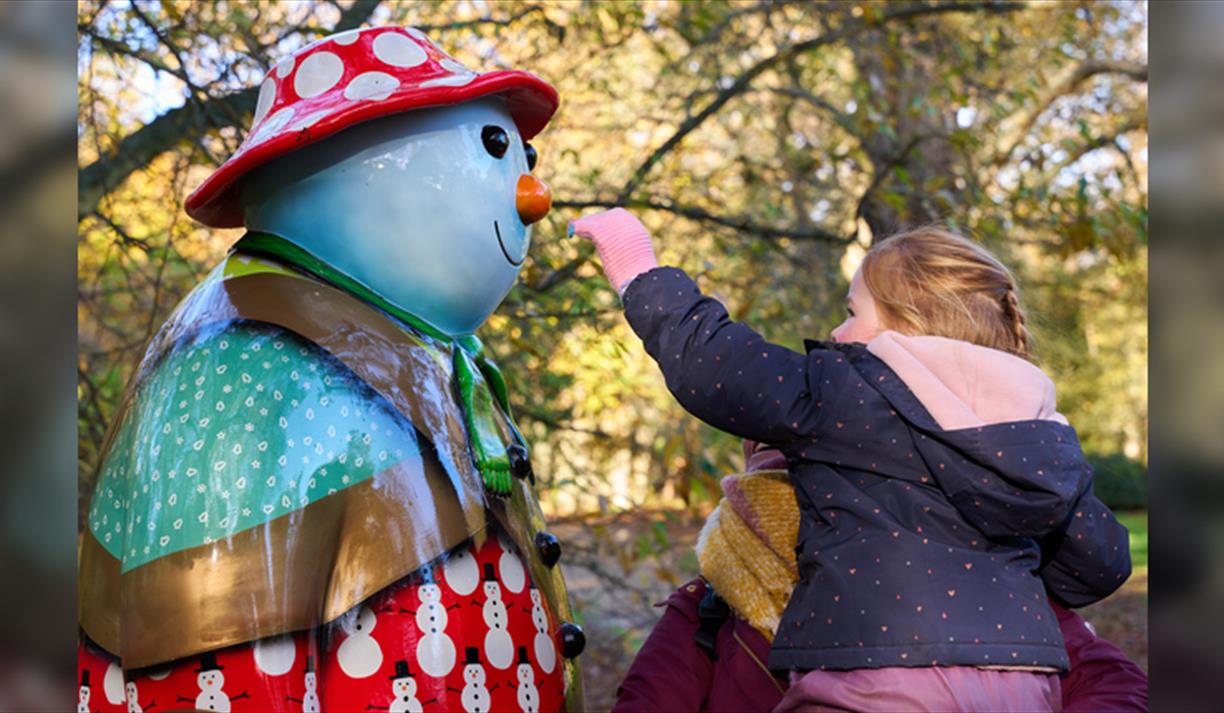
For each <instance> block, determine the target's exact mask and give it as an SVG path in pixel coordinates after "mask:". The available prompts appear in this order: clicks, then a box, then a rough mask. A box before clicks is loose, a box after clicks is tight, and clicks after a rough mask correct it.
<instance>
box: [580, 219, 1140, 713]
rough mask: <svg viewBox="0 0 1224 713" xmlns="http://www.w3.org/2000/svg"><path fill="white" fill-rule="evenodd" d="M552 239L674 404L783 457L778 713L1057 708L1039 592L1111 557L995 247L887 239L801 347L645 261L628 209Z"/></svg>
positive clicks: (1084, 592) (1086, 588) (1113, 560)
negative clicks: (783, 687) (735, 316)
mask: <svg viewBox="0 0 1224 713" xmlns="http://www.w3.org/2000/svg"><path fill="white" fill-rule="evenodd" d="M571 232H573V233H576V234H578V235H581V236H583V237H587V238H589V239H591V240H592V241H594V243H595V245H596V248H597V249H598V251H599V255H600V259H601V260H602V261H603V265H604V270H605V273H606V274H607V276H608V279H609V280H610V281H611V282H612V284H613V286H614V287H615V288H616V289H617V291H618V292H619V293H620V294H621V297H622V300H623V302H624V307H625V315H626V317H627V319H628V320H629V324H630V326H631V327H632V328H633V330H634V331H635V332H636V333H637V334H638V336H639V337H641V338H642V341H643V342H644V344H645V346H646V350H647V352H649V353H650V355H651V356H652V357H653V358H654V359H655V360H656V361H657V362H658V364H659V366H660V368H661V369H662V370H663V375H664V377H665V379H666V381H667V385H668V388H669V389H670V390H671V392H672V393H673V394H674V395H675V396H676V398H677V399H678V400H679V401H680V403H681V405H683V406H684V407H685V408H686V409H687V410H688V411H689V412H691V413H692V414H694V415H695V416H697V417H698V418H700V419H702V420H703V421H705V422H706V423H709V424H710V425H712V426H714V427H716V428H719V429H721V430H723V431H727V432H729V433H733V434H736V435H738V436H741V437H744V438H750V439H752V440H755V441H758V442H761V443H763V444H768V445H770V446H773V447H776V448H778V449H780V450H781V451H782V452H783V453H784V454H785V456H786V459H787V466H788V470H789V473H790V477H791V482H792V484H793V486H794V488H795V492H796V497H797V500H798V503H799V509H800V525H799V537H798V545H797V547H796V555H797V559H798V569H799V582H798V584H797V585H796V586H795V588H794V591H793V593H792V595H791V598H790V601H789V603H788V604H787V606H786V609H785V610H784V612H783V615H782V620H781V623H780V624H779V626H778V629H777V634H776V636H775V638H774V641H773V644H772V648H771V650H770V655H769V666H770V668H773V669H782V670H790V671H792V672H795V673H793V674H792V681H794V684H795V685H792V687H791V689H790V691H788V694H787V696H786V698H785V699H784V700H783V701H782V703H781V704H780V707H779V710H782V709H795V708H800V707H816V708H819V709H830V708H832V709H836V710H902V709H913V708H915V707H918V708H925V709H929V710H1057V709H1058V708H1059V706H1060V702H1059V691H1058V679H1057V676H1056V675H1055V674H1056V673H1058V672H1060V671H1065V670H1067V667H1068V663H1067V656H1066V650H1065V649H1064V647H1063V641H1062V637H1061V635H1060V633H1059V628H1058V621H1057V619H1056V618H1055V616H1054V615H1053V613H1052V612H1051V609H1050V606H1049V602H1048V600H1047V592H1048V593H1049V595H1050V596H1052V597H1054V598H1055V599H1057V600H1058V601H1059V602H1060V603H1062V604H1065V605H1067V606H1071V607H1079V606H1084V605H1086V604H1090V603H1092V602H1095V601H1097V600H1099V599H1101V598H1103V597H1105V596H1107V595H1108V594H1109V593H1111V592H1113V591H1114V590H1115V589H1116V588H1117V587H1118V586H1120V585H1121V584H1122V583H1123V582H1124V581H1125V580H1126V578H1127V577H1128V576H1129V574H1130V553H1129V548H1128V540H1127V532H1126V529H1125V528H1124V527H1123V526H1122V525H1120V524H1119V523H1118V522H1117V520H1116V519H1115V518H1114V517H1113V516H1112V514H1111V513H1110V512H1109V510H1108V508H1106V507H1105V506H1104V505H1103V504H1102V503H1101V502H1100V501H1099V500H1097V499H1096V497H1095V496H1093V494H1092V472H1091V469H1090V468H1089V467H1088V465H1087V464H1086V462H1085V460H1084V456H1083V453H1082V452H1081V450H1080V447H1079V442H1078V440H1077V438H1076V435H1075V431H1074V429H1072V428H1071V427H1070V426H1068V425H1067V422H1066V419H1064V418H1063V417H1062V416H1061V415H1060V414H1058V412H1057V411H1055V408H1054V386H1053V383H1052V382H1051V381H1050V380H1049V378H1048V377H1046V376H1045V374H1043V373H1042V372H1041V370H1040V369H1038V368H1037V367H1036V366H1034V365H1033V364H1032V363H1031V362H1029V361H1028V360H1027V359H1028V358H1029V338H1028V332H1027V330H1026V329H1025V325H1024V316H1023V313H1022V312H1021V311H1020V308H1019V305H1018V302H1017V298H1016V288H1015V284H1014V283H1013V280H1012V278H1011V275H1010V274H1009V273H1008V271H1007V269H1006V268H1004V267H1003V265H1002V264H1000V263H999V261H998V260H996V259H995V258H994V257H992V256H991V255H990V254H989V253H987V252H986V251H985V250H983V249H982V248H981V247H979V246H977V245H975V244H974V243H972V242H970V241H968V240H966V239H964V238H962V237H960V236H957V235H954V234H952V233H950V232H947V231H944V230H940V229H936V228H922V229H918V230H915V231H911V232H908V233H903V234H901V235H897V236H894V237H893V238H890V239H888V240H885V241H883V242H881V243H880V244H878V245H877V246H875V247H874V248H872V250H871V251H870V252H869V253H868V254H867V256H866V258H865V259H864V261H863V265H862V267H861V268H860V269H859V271H858V272H857V273H856V274H855V275H854V278H853V280H852V281H851V286H850V293H849V298H848V305H847V307H848V312H849V316H848V317H847V319H846V321H845V322H844V323H843V324H842V325H841V326H839V327H838V328H837V329H836V330H834V332H833V341H832V342H812V341H808V342H806V344H805V346H806V348H807V353H806V354H798V353H795V352H792V351H790V350H788V349H785V348H783V347H780V346H777V345H774V344H770V343H769V342H766V341H765V340H764V339H763V338H762V337H761V336H760V335H758V334H757V333H756V332H754V331H752V330H751V329H749V328H748V327H746V326H744V325H741V324H737V323H735V322H732V321H731V320H730V319H729V318H728V316H727V311H726V309H724V308H723V306H722V305H721V304H719V303H718V302H717V301H716V300H714V299H711V298H709V297H706V296H703V295H702V294H701V292H700V290H698V288H697V286H696V285H695V284H694V283H693V281H692V280H691V279H690V278H689V277H688V276H687V275H685V274H684V273H683V272H682V271H680V270H678V269H675V268H670V267H662V268H661V267H658V265H657V262H656V260H655V257H654V251H653V248H652V246H651V242H650V237H649V235H648V234H647V233H646V230H645V229H644V228H643V227H642V225H641V223H639V222H638V221H637V220H636V219H635V218H633V216H631V215H630V214H629V213H627V212H626V211H624V210H621V209H616V210H612V211H608V212H604V213H599V214H596V215H591V216H587V217H584V218H582V219H580V220H577V221H575V222H574V223H573V224H572V225H571ZM800 674H802V675H800Z"/></svg>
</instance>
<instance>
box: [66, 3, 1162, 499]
mask: <svg viewBox="0 0 1224 713" xmlns="http://www.w3.org/2000/svg"><path fill="white" fill-rule="evenodd" d="M369 23H404V24H415V25H417V26H418V27H421V28H422V29H425V30H426V31H427V32H430V33H431V34H432V35H434V36H435V37H436V38H437V39H438V40H439V41H440V43H441V44H442V45H443V46H445V47H447V48H448V49H450V50H452V51H453V52H454V53H455V54H456V56H458V57H459V58H460V59H463V60H465V61H467V62H468V63H469V64H471V65H472V66H476V67H483V68H493V67H497V66H508V67H516V68H527V69H530V70H532V71H534V72H536V73H538V74H540V75H541V76H543V77H545V78H547V79H549V80H550V81H552V82H553V83H554V84H555V85H556V86H557V87H558V89H559V91H560V93H561V95H562V107H561V110H560V112H559V113H558V115H557V117H556V119H555V120H554V122H553V124H552V125H551V127H550V128H549V129H548V130H547V131H546V133H545V134H543V135H542V136H541V137H540V139H539V140H538V141H537V145H538V147H539V149H540V152H541V163H540V168H539V169H537V173H539V174H540V175H541V176H543V177H544V178H545V179H546V180H548V181H549V183H550V184H552V187H553V194H554V197H555V198H556V200H555V203H554V205H555V206H556V208H555V209H554V211H553V213H552V214H551V215H550V216H549V218H547V219H546V220H545V221H544V222H543V223H541V224H539V225H538V226H537V229H536V232H535V235H536V238H535V245H534V246H533V250H532V255H533V257H532V259H531V260H529V262H528V265H527V267H526V269H525V270H524V273H523V279H522V281H521V284H520V286H519V287H517V288H516V289H515V291H514V292H512V293H511V295H510V297H509V298H508V299H507V300H506V302H505V303H504V304H503V306H502V307H501V309H500V310H499V311H498V313H497V314H496V315H495V316H494V317H493V318H492V319H491V320H490V322H489V324H488V325H487V326H486V328H485V329H484V331H483V335H484V337H485V340H486V342H487V343H489V345H490V347H491V348H492V349H493V350H494V352H495V353H496V354H497V356H498V358H499V360H500V362H501V363H502V365H503V367H504V369H505V370H506V372H507V373H508V375H509V377H510V382H511V385H512V388H513V391H514V394H513V397H512V399H513V401H514V403H515V404H516V406H517V409H518V413H519V414H520V416H521V418H522V420H523V421H524V425H525V427H526V428H527V429H528V431H529V433H530V437H531V438H532V440H533V442H535V443H536V444H537V458H539V459H540V461H541V462H540V463H539V464H538V465H537V470H538V471H539V472H541V473H542V474H544V475H545V477H546V480H547V482H549V483H550V484H551V485H553V486H554V487H553V490H552V491H551V493H552V495H551V497H552V498H553V500H554V504H555V505H557V506H559V507H561V506H574V507H579V506H580V507H582V508H589V507H592V506H595V505H599V504H600V503H606V504H607V505H608V506H609V507H612V508H614V509H615V508H621V507H629V506H633V505H638V504H641V503H644V502H655V501H664V502H672V503H674V502H676V498H680V499H682V500H684V501H687V502H691V503H694V504H700V503H702V502H707V501H708V499H709V498H710V497H713V495H714V494H716V493H717V486H716V480H717V477H718V476H719V475H721V474H723V473H725V472H728V471H730V470H732V469H734V468H735V467H736V463H737V458H736V453H737V451H736V444H735V443H734V441H733V439H731V438H730V437H728V436H726V435H724V434H719V433H715V432H713V431H711V430H710V429H708V428H705V427H704V426H701V425H700V424H698V423H696V422H694V421H693V420H692V419H690V418H688V417H687V416H685V415H684V414H683V413H682V412H681V411H680V410H679V409H678V407H676V406H675V404H674V403H673V401H672V400H671V398H670V396H669V395H668V394H667V393H666V392H665V390H664V389H663V386H662V381H661V379H659V378H658V375H657V374H656V372H655V369H654V367H653V365H652V364H651V363H650V362H649V360H648V358H647V357H645V355H644V354H643V353H642V350H641V349H640V347H639V346H638V345H637V343H636V339H635V338H634V337H633V336H632V335H631V334H630V333H629V331H628V329H627V327H626V326H625V324H624V322H623V319H622V318H621V317H620V316H619V310H618V305H617V300H616V297H615V295H613V294H612V293H611V292H610V290H608V289H607V287H606V286H605V285H604V284H603V282H602V279H600V278H598V277H597V275H598V273H597V268H596V267H595V265H594V264H593V262H592V260H591V257H592V255H591V250H590V248H589V246H586V245H584V244H581V243H580V242H578V241H565V240H561V239H559V236H561V235H563V234H564V224H565V222H566V221H567V220H568V219H570V218H572V217H574V216H575V215H576V214H577V213H579V212H580V211H582V210H585V209H589V208H599V207H609V206H617V205H620V206H626V207H629V208H630V209H632V210H634V211H636V212H637V213H638V214H639V215H641V216H642V217H643V220H644V221H645V222H646V224H647V225H648V227H650V228H651V229H652V231H653V232H654V234H655V236H656V238H657V242H658V245H659V251H660V257H661V258H662V259H663V260H664V261H667V262H672V263H674V264H678V265H680V266H682V267H684V268H685V269H687V270H689V271H690V272H691V273H693V274H695V275H697V276H698V279H699V281H701V282H702V283H703V284H704V285H705V286H706V287H708V288H711V289H714V290H715V291H717V292H718V293H719V294H720V295H721V296H722V297H724V298H725V300H726V302H727V303H728V305H729V307H730V308H731V310H732V312H733V315H734V316H736V317H737V318H741V319H744V320H747V321H749V322H750V323H752V324H754V325H756V326H758V327H760V328H761V329H762V330H763V331H764V332H765V334H766V336H768V337H770V338H772V339H774V340H776V341H780V342H782V343H785V344H788V345H790V346H792V347H798V346H799V341H800V339H801V338H802V337H803V336H811V335H820V334H824V333H827V331H828V329H829V328H830V327H832V326H833V325H834V324H836V323H837V321H839V320H840V310H841V307H840V305H841V301H842V295H843V294H844V291H845V287H846V274H847V272H846V270H845V269H844V268H848V267H851V266H852V265H853V263H854V262H855V260H856V259H857V256H858V255H861V253H862V250H863V248H864V247H866V246H868V245H870V244H871V242H872V241H874V240H879V239H881V238H883V237H884V236H886V235H888V234H889V233H890V232H892V231H893V230H895V229H897V228H900V227H904V226H912V225H915V224H919V223H924V222H928V221H932V220H944V221H947V222H948V223H950V224H951V225H952V226H953V227H956V228H958V229H960V230H964V231H966V232H967V233H969V234H970V235H972V236H974V237H976V238H978V239H980V240H982V241H983V242H985V243H986V244H987V245H988V246H989V247H991V249H993V250H995V251H997V252H998V253H999V254H1001V255H1002V256H1003V257H1004V258H1005V261H1007V262H1008V263H1009V264H1010V265H1012V266H1013V267H1014V268H1015V269H1016V270H1017V272H1018V273H1019V274H1020V275H1021V277H1022V282H1023V284H1025V285H1026V287H1027V302H1028V305H1029V307H1030V312H1031V316H1032V318H1033V320H1034V321H1035V322H1036V325H1037V330H1038V336H1039V337H1040V343H1041V345H1042V354H1043V355H1044V356H1045V358H1046V366H1047V367H1049V368H1050V369H1051V370H1052V371H1053V372H1054V374H1055V376H1056V380H1057V381H1058V384H1059V386H1060V389H1061V392H1062V395H1063V400H1062V405H1063V408H1064V411H1066V412H1067V413H1068V415H1069V417H1070V418H1071V420H1072V422H1073V423H1074V424H1075V425H1076V426H1077V427H1078V428H1079V429H1080V431H1081V434H1082V436H1083V440H1084V442H1085V444H1086V445H1089V446H1090V447H1092V448H1095V449H1098V450H1110V451H1114V450H1124V451H1127V452H1129V453H1131V454H1132V456H1134V457H1140V458H1145V457H1146V455H1145V452H1144V449H1143V445H1142V444H1143V443H1145V442H1146V396H1145V394H1144V389H1143V387H1142V384H1144V383H1145V382H1144V381H1143V378H1144V377H1143V373H1144V364H1145V362H1146V331H1145V329H1144V328H1143V326H1142V325H1143V322H1144V315H1145V294H1146V266H1145V260H1146V245H1147V234H1146V191H1147V188H1146V176H1145V168H1146V119H1145V116H1146V84H1145V82H1146V76H1147V74H1146V65H1145V62H1146V55H1145V49H1144V37H1145V33H1146V18H1145V16H1144V10H1143V6H1141V5H1134V4H1124V3H1116V4H1115V3H1088V2H1082V3H1059V4H1049V5H1040V6H1029V5H1027V4H1020V3H1010V2H989V1H986V2H963V3H951V2H917V1H915V2H903V3H888V4H880V3H871V2H863V3H807V2H781V1H778V2H711V3H666V4H654V3H643V2H616V3H598V2H596V3H584V4H581V5H578V4H573V3H553V2H525V3H515V4H500V3H481V4H477V3H470V2H457V3H450V2H445V3H444V2H422V3H411V4H398V3H396V4H392V3H380V2H378V1H377V0H359V1H358V2H352V3H339V2H320V3H317V4H311V5H305V4H272V3H267V4H255V3H216V4H213V3H183V2H162V3H156V2H146V1H144V0H136V1H134V2H131V3H126V4H122V5H119V4H112V3H109V2H89V3H85V4H83V5H82V6H81V11H80V15H79V24H78V29H79V31H80V50H79V62H80V69H81V72H80V83H79V92H80V115H79V120H78V134H79V136H80V161H81V172H80V178H79V201H78V218H79V220H80V232H81V238H80V240H81V250H80V268H81V287H80V314H81V327H80V333H81V357H80V369H79V376H80V383H81V386H80V392H81V407H80V423H81V450H80V463H81V473H82V476H83V480H88V478H89V477H90V475H91V473H92V468H93V467H94V465H95V463H96V459H97V451H98V448H99V446H100V444H101V442H102V440H103V438H104V434H105V431H106V428H107V427H108V425H109V420H110V418H111V416H112V415H113V413H114V408H115V404H116V403H117V400H118V398H119V396H120V394H121V392H122V388H123V386H124V384H125V383H126V381H127V379H128V377H129V375H130V373H131V369H132V367H133V365H134V362H135V361H136V359H137V357H138V355H139V353H140V352H141V350H142V349H143V345H144V343H145V342H146V341H147V339H148V338H149V337H150V336H151V334H152V333H153V331H154V330H155V329H156V328H157V326H158V325H159V324H160V322H161V321H162V320H163V319H164V318H165V316H166V315H167V314H168V312H169V310H171V309H172V308H173V306H174V304H175V303H176V302H177V301H178V299H179V298H180V297H181V296H182V295H183V294H184V293H185V292H186V290H188V289H189V288H190V287H191V285H192V284H193V283H194V282H195V281H196V280H198V279H199V277H200V275H201V274H202V271H203V270H205V269H207V268H208V267H209V266H210V265H211V264H212V263H213V262H214V261H215V260H216V259H217V258H218V257H219V256H220V255H221V254H222V253H223V251H224V250H225V249H226V248H227V247H228V245H229V244H230V243H232V241H233V240H234V239H235V238H236V237H237V233H236V232H234V231H210V230H205V229H203V228H202V227H200V226H198V225H195V224H193V223H191V222H190V221H189V220H188V219H187V218H186V217H185V216H184V215H183V214H182V212H181V203H182V198H183V197H184V195H185V194H186V192H187V191H188V190H189V189H190V188H192V187H194V186H195V185H197V184H198V183H199V182H200V180H202V179H203V177H204V176H205V175H207V173H208V172H209V171H210V170H211V169H212V168H214V167H215V166H216V165H218V164H219V163H220V162H221V161H223V160H224V158H225V157H226V156H227V155H229V153H230V152H232V151H233V149H234V148H236V146H237V145H238V143H239V142H240V140H241V137H242V132H243V131H245V129H246V125H247V123H248V122H249V118H250V114H251V113H252V111H253V108H254V101H255V97H254V91H255V90H254V87H255V86H257V85H258V83H259V78H260V77H261V76H262V73H263V72H265V71H267V70H268V69H269V68H270V67H271V66H272V64H273V63H274V62H275V61H276V60H277V59H278V58H279V57H281V56H284V55H285V54H287V53H289V52H291V51H292V49H293V48H295V47H298V46H301V45H302V44H304V43H306V42H309V41H311V40H313V39H315V38H317V37H319V36H321V35H324V34H327V33H329V32H331V31H332V30H335V29H345V28H351V27H357V26H361V25H363V24H369ZM610 374H615V378H609V375H610ZM1121 394H1125V396H1123V395H1121ZM1136 449H1137V450H1136ZM590 493H601V494H602V495H603V500H600V499H599V498H595V497H593V496H590V495H589V494H590Z"/></svg>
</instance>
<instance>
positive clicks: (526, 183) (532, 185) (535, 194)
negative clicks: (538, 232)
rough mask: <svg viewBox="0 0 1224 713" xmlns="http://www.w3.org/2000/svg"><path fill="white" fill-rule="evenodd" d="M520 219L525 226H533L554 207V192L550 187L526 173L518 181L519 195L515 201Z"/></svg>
mask: <svg viewBox="0 0 1224 713" xmlns="http://www.w3.org/2000/svg"><path fill="white" fill-rule="evenodd" d="M515 205H516V206H517V207H518V214H519V218H521V219H522V220H523V225H531V224H532V223H534V222H536V221H537V220H539V219H540V218H543V217H544V216H545V215H548V209H549V208H551V207H552V192H551V191H549V190H548V185H547V184H545V183H544V182H543V181H541V180H540V179H538V178H536V177H535V176H532V175H530V174H526V173H524V174H523V175H521V176H519V179H518V195H517V197H516V199H515Z"/></svg>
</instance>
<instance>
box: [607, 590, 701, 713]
mask: <svg viewBox="0 0 1224 713" xmlns="http://www.w3.org/2000/svg"><path fill="white" fill-rule="evenodd" d="M690 587H691V588H692V589H693V592H690V593H686V590H687V589H689V588H690ZM704 592H705V587H704V583H703V582H702V581H701V580H700V579H697V580H694V581H692V582H690V583H689V584H688V585H686V586H685V587H683V588H681V589H680V590H679V591H677V592H676V593H675V594H673V595H672V596H671V597H670V598H669V599H668V600H667V602H666V604H665V608H664V610H663V616H662V618H660V619H659V621H658V623H656V624H655V626H654V628H653V629H651V630H650V636H648V637H646V642H645V643H643V644H642V648H641V650H639V651H638V653H637V656H635V657H634V659H633V663H632V664H630V666H629V671H628V673H626V674H625V680H624V681H622V682H621V684H620V686H619V687H618V688H617V689H616V704H615V705H613V706H612V711H613V713H634V712H636V711H675V713H683V712H686V711H700V710H701V708H702V705H703V704H704V702H705V699H706V696H707V694H709V692H710V686H711V684H712V678H713V675H714V662H713V661H711V660H710V657H709V656H708V655H707V654H706V653H705V652H704V651H702V650H701V649H700V648H698V647H697V641H696V638H695V637H696V634H697V627H698V620H697V605H698V602H699V601H700V600H701V595H702V594H704Z"/></svg>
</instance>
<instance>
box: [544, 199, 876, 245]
mask: <svg viewBox="0 0 1224 713" xmlns="http://www.w3.org/2000/svg"><path fill="white" fill-rule="evenodd" d="M553 207H555V208H621V207H624V208H648V209H650V210H661V211H663V212H666V213H671V214H673V215H679V216H683V217H685V218H690V219H692V220H698V221H702V222H706V223H714V224H715V225H721V226H723V227H726V228H734V229H736V230H739V231H742V232H745V233H750V234H752V235H756V236H760V237H763V238H790V239H792V240H818V241H824V242H832V243H848V242H851V241H853V240H854V236H844V235H838V234H837V233H833V232H831V231H828V230H825V229H824V228H776V227H774V226H771V225H762V224H760V223H755V222H753V221H752V220H751V219H750V218H747V217H741V216H724V215H715V214H714V213H711V212H709V211H708V210H705V209H704V208H697V207H695V206H682V205H677V204H675V203H672V202H670V201H662V200H659V199H657V198H646V199H637V198H635V199H630V200H627V201H622V200H620V199H613V200H608V199H598V198H597V199H592V200H580V201H553Z"/></svg>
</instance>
